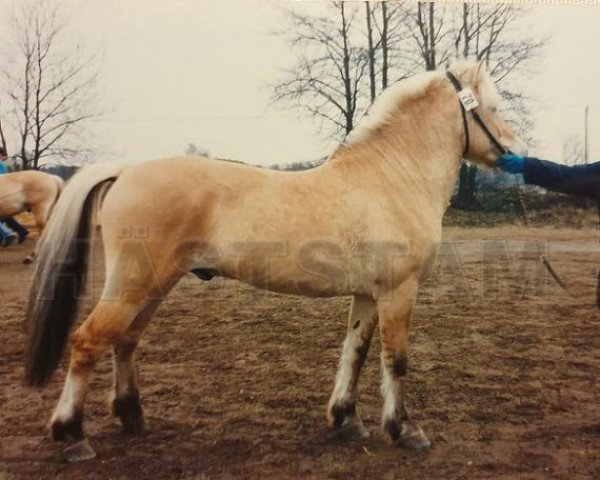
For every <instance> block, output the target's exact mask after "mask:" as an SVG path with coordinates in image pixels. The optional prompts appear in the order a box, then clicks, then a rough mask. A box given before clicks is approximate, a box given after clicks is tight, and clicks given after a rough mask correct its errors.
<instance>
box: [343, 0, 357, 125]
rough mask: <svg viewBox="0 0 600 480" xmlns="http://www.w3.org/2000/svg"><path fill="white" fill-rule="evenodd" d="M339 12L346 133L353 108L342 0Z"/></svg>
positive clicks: (351, 123) (346, 26)
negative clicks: (342, 51) (340, 18)
mask: <svg viewBox="0 0 600 480" xmlns="http://www.w3.org/2000/svg"><path fill="white" fill-rule="evenodd" d="M339 6H340V14H341V17H342V40H343V42H344V53H343V55H344V58H343V64H344V97H345V100H346V125H345V130H346V134H348V133H350V132H351V131H352V129H353V128H354V124H353V123H354V122H353V118H354V108H353V105H352V82H351V80H350V50H349V48H348V25H347V23H346V11H345V9H344V2H340V3H339Z"/></svg>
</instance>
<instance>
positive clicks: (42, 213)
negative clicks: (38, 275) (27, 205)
mask: <svg viewBox="0 0 600 480" xmlns="http://www.w3.org/2000/svg"><path fill="white" fill-rule="evenodd" d="M51 206H52V205H51V204H50V203H49V202H45V203H41V204H38V205H33V206H32V207H31V213H32V215H33V219H34V220H35V225H36V227H37V229H38V233H39V235H40V236H41V235H42V232H43V231H44V228H46V223H47V222H48V215H49V214H50V208H51ZM34 260H35V251H33V252H31V253H30V254H29V255H27V257H25V259H24V260H23V263H24V264H26V265H27V264H30V263H33V261H34Z"/></svg>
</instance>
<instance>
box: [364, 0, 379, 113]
mask: <svg viewBox="0 0 600 480" xmlns="http://www.w3.org/2000/svg"><path fill="white" fill-rule="evenodd" d="M365 10H366V14H367V40H368V50H367V55H368V57H369V87H370V93H371V103H373V102H374V101H375V97H376V96H377V91H376V90H375V89H376V84H375V48H374V47H373V27H372V25H371V7H370V6H369V2H365Z"/></svg>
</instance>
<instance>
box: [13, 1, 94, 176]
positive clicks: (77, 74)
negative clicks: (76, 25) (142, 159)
mask: <svg viewBox="0 0 600 480" xmlns="http://www.w3.org/2000/svg"><path fill="white" fill-rule="evenodd" d="M9 26H10V28H9V29H10V38H11V41H12V45H11V46H10V48H11V52H10V54H11V58H12V59H13V62H11V63H10V64H8V63H6V64H5V65H6V66H5V67H4V68H3V70H2V80H3V82H4V85H5V88H6V92H7V94H8V98H9V100H10V107H9V110H8V116H9V119H10V121H11V124H12V126H13V128H14V130H16V131H17V133H18V146H17V147H16V149H17V150H18V152H17V153H18V154H20V156H21V157H22V158H23V162H24V167H25V168H37V167H38V166H39V164H40V161H42V160H43V159H50V158H52V161H54V162H56V161H60V160H61V159H65V158H68V157H78V158H79V160H81V157H83V156H85V154H86V153H88V152H89V151H90V148H89V146H88V145H82V144H81V143H80V141H81V138H82V136H83V133H84V128H85V126H86V123H87V122H88V121H89V120H91V119H92V118H94V117H96V116H97V115H98V114H99V113H100V111H99V109H98V108H96V107H95V106H94V103H95V102H94V100H96V97H95V93H96V89H97V81H98V72H99V59H98V55H96V54H91V55H90V54H87V53H85V51H84V49H83V47H82V46H81V45H75V46H70V45H69V43H68V39H67V38H66V35H65V34H66V28H67V25H66V23H65V21H64V19H63V17H62V15H61V10H60V7H59V4H58V3H56V2H50V1H48V0H40V1H34V0H24V1H22V2H20V3H18V4H17V5H16V7H15V10H14V11H13V13H12V16H11V18H10V19H9Z"/></svg>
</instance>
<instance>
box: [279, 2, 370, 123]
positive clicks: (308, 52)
mask: <svg viewBox="0 0 600 480" xmlns="http://www.w3.org/2000/svg"><path fill="white" fill-rule="evenodd" d="M330 9H331V15H329V16H322V17H315V16H311V15H306V14H301V13H298V12H296V11H294V10H288V11H287V16H288V18H289V21H290V25H291V28H290V30H289V31H288V32H291V33H285V35H286V37H287V41H288V43H289V44H290V45H291V46H293V47H294V48H296V49H297V50H298V51H299V59H298V62H297V64H296V65H295V67H293V68H291V69H288V70H286V71H285V72H284V78H283V80H281V82H279V83H278V84H277V85H276V86H275V88H274V94H273V100H274V101H276V102H286V103H288V104H291V105H293V106H297V107H300V108H301V109H303V110H304V111H306V112H308V113H309V114H310V115H312V116H314V117H316V118H319V119H320V120H322V121H323V122H324V123H326V124H329V125H333V126H334V128H335V129H336V131H337V132H338V133H339V132H342V133H344V134H348V133H349V132H350V131H351V130H352V129H353V128H354V125H355V121H356V119H357V118H358V116H359V115H360V114H361V112H362V111H364V106H362V105H361V89H362V83H363V79H364V76H365V71H366V69H367V58H366V55H365V50H364V48H363V47H362V46H360V45H356V35H355V34H354V23H355V21H356V15H357V12H358V8H357V7H356V6H352V5H349V4H347V3H345V2H335V3H333V4H331V6H330Z"/></svg>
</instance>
